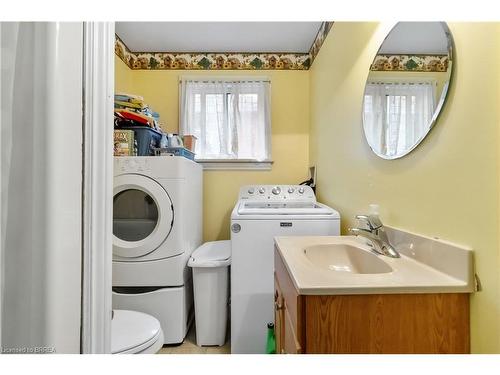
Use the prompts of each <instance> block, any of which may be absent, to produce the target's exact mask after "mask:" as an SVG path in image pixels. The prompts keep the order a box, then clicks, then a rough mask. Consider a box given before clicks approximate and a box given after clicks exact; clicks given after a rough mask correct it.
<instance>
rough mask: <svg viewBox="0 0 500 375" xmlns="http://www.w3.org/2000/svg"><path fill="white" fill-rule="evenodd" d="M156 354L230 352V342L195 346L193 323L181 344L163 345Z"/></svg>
mask: <svg viewBox="0 0 500 375" xmlns="http://www.w3.org/2000/svg"><path fill="white" fill-rule="evenodd" d="M158 354H231V343H230V341H229V340H227V341H226V343H225V344H224V346H209V347H206V346H203V347H199V346H197V345H196V329H195V325H194V323H193V324H192V325H191V328H190V329H189V332H188V334H187V336H186V338H185V339H184V342H183V343H182V344H181V345H164V346H163V348H161V349H160V351H159V352H158Z"/></svg>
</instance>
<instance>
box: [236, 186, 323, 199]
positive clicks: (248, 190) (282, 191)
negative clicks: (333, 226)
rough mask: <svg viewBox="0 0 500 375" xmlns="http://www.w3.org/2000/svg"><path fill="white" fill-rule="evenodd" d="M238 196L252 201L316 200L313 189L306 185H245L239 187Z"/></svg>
mask: <svg viewBox="0 0 500 375" xmlns="http://www.w3.org/2000/svg"><path fill="white" fill-rule="evenodd" d="M238 198H239V199H244V200H252V201H263V200H265V201H280V202H282V201H301V202H304V201H307V202H316V196H315V195H314V191H313V190H312V188H311V187H310V186H307V185H246V186H243V187H241V189H240V193H239V195H238Z"/></svg>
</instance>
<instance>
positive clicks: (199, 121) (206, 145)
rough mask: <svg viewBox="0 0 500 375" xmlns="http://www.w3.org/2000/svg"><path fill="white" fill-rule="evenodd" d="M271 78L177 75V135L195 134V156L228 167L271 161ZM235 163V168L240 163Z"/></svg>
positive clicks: (249, 165)
mask: <svg viewBox="0 0 500 375" xmlns="http://www.w3.org/2000/svg"><path fill="white" fill-rule="evenodd" d="M269 92H270V83H269V80H265V79H259V80H255V79H238V80H234V79H233V80H226V79H224V80H204V79H198V80H194V79H182V81H181V92H180V98H181V99H180V102H181V108H180V112H181V116H180V117H181V118H180V128H181V133H182V134H192V135H194V136H196V137H197V141H196V148H195V153H196V160H198V161H201V162H204V164H205V166H207V165H208V164H211V165H212V166H214V165H218V166H222V167H226V168H227V167H228V165H230V168H233V167H234V164H233V166H232V167H231V163H238V165H239V166H240V167H241V166H243V165H245V163H246V167H250V168H253V167H256V166H257V167H258V165H259V164H264V165H266V164H267V167H268V166H269V165H270V159H271V146H270V144H271V139H270V138H271V120H270V97H269V96H270V94H269ZM240 167H238V169H239V168H240Z"/></svg>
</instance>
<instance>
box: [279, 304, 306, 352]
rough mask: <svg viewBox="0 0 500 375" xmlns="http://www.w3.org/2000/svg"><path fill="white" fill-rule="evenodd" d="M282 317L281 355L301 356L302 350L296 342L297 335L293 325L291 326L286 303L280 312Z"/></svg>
mask: <svg viewBox="0 0 500 375" xmlns="http://www.w3.org/2000/svg"><path fill="white" fill-rule="evenodd" d="M282 311H283V313H282V316H283V330H282V331H283V351H282V352H283V353H286V354H301V353H302V348H301V346H300V344H299V341H298V340H297V335H296V333H295V330H294V327H293V324H292V319H291V318H290V314H289V313H288V310H287V308H286V303H285V308H284V309H283V310H282Z"/></svg>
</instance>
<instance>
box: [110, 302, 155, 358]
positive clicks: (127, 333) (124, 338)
mask: <svg viewBox="0 0 500 375" xmlns="http://www.w3.org/2000/svg"><path fill="white" fill-rule="evenodd" d="M160 333H161V326H160V322H159V321H158V319H156V318H154V317H152V316H151V315H148V314H144V313H142V312H138V311H129V310H114V315H113V319H112V320H111V353H113V354H115V353H123V352H130V353H133V352H136V351H141V350H143V349H145V348H147V347H149V346H151V345H152V344H154V343H155V342H156V340H158V337H159V336H160Z"/></svg>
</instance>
